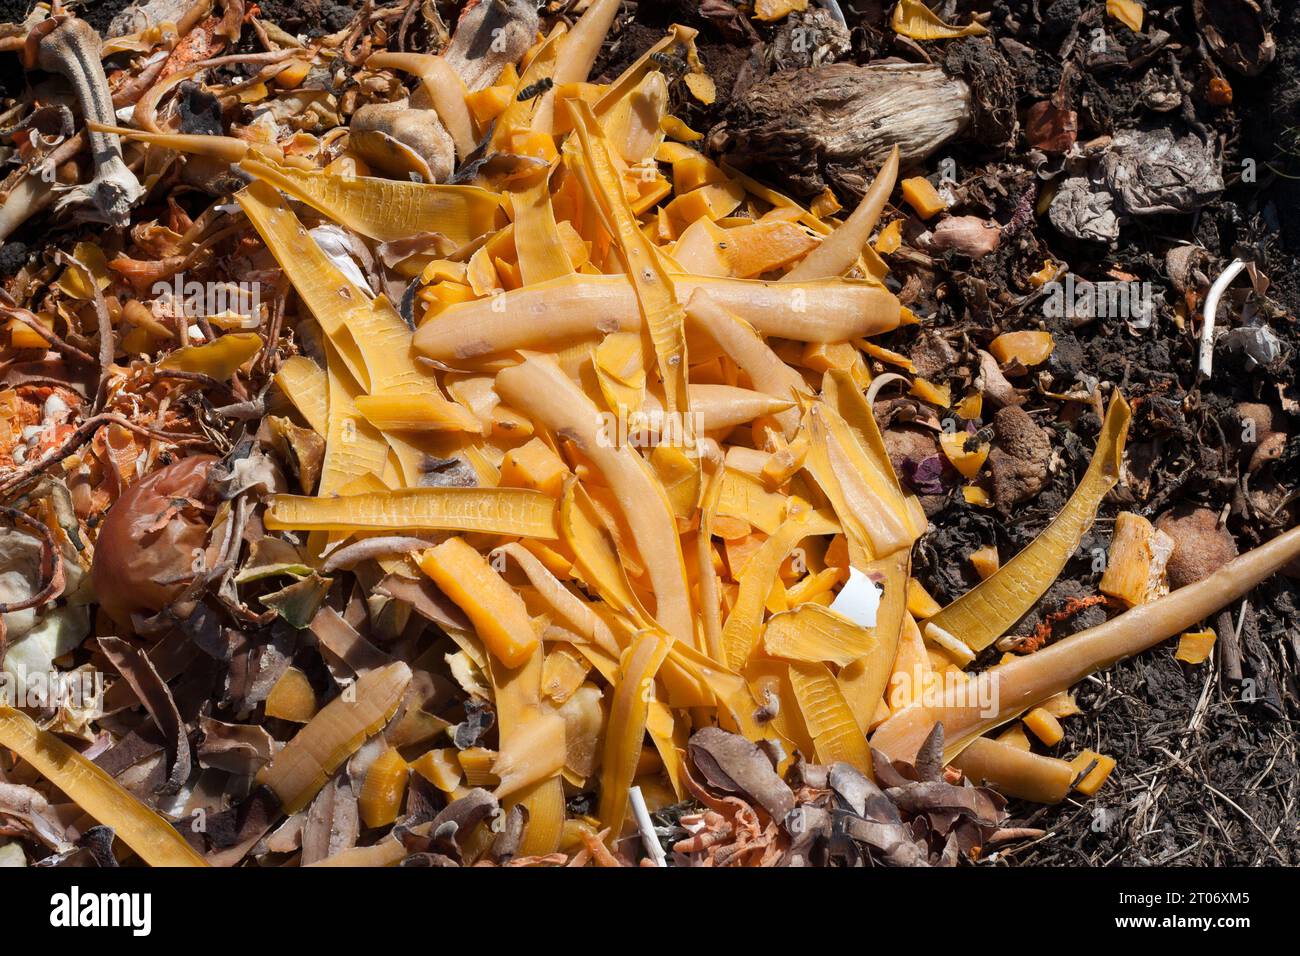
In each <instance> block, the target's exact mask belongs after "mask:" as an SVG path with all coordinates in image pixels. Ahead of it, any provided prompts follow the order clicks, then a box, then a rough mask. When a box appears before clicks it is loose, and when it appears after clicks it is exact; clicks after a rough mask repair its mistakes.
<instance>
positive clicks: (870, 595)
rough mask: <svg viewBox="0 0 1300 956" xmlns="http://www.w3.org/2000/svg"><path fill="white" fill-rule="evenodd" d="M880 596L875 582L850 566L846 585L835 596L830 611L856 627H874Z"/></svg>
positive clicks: (878, 587)
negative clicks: (845, 618) (846, 619)
mask: <svg viewBox="0 0 1300 956" xmlns="http://www.w3.org/2000/svg"><path fill="white" fill-rule="evenodd" d="M880 594H881V592H880V586H879V585H877V584H876V582H875V581H873V580H871V578H870V577H868V576H867V575H865V574H863V573H862V572H861V571H859V570H858V569H857V568H855V567H853V566H851V565H850V567H849V580H848V583H846V584H845V585H844V587H842V588H841V589H840V593H839V594H837V595H835V600H834V601H832V602H831V610H832V611H834V612H835V613H836V614H839V615H840V616H842V617H847V618H848V619H849V620H850V621H852V622H853V623H854V624H856V625H857V626H858V627H875V626H876V612H877V611H879V610H880Z"/></svg>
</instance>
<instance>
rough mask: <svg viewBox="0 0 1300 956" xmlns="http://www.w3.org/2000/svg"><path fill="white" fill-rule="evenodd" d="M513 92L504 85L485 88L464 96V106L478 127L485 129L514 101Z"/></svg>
mask: <svg viewBox="0 0 1300 956" xmlns="http://www.w3.org/2000/svg"><path fill="white" fill-rule="evenodd" d="M514 90H515V88H514V86H506V85H504V84H502V85H500V86H487V87H484V88H483V89H481V90H475V91H474V92H473V93H470V94H469V95H468V96H466V97H465V105H466V106H468V107H469V111H470V112H471V113H472V114H474V119H476V120H478V124H479V126H480V127H486V126H487V125H488V124H489V123H491V122H492V121H493V120H494V119H496V118H497V117H498V116H500V115H501V114H502V113H504V112H505V111H506V107H507V106H509V105H510V104H511V102H512V101H513V100H514Z"/></svg>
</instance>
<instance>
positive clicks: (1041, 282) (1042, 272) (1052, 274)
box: [1029, 259, 1056, 289]
mask: <svg viewBox="0 0 1300 956" xmlns="http://www.w3.org/2000/svg"><path fill="white" fill-rule="evenodd" d="M1055 278H1056V266H1055V265H1054V264H1053V263H1052V261H1051V260H1050V259H1045V260H1043V267H1042V268H1041V269H1039V270H1038V271H1037V272H1035V273H1033V274H1031V275H1030V276H1029V284H1030V285H1032V286H1033V287H1034V288H1035V289H1041V288H1042V287H1043V286H1045V285H1047V283H1049V282H1051V281H1052V280H1053V279H1055Z"/></svg>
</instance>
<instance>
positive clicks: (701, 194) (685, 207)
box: [668, 182, 745, 226]
mask: <svg viewBox="0 0 1300 956" xmlns="http://www.w3.org/2000/svg"><path fill="white" fill-rule="evenodd" d="M744 199H745V189H744V187H743V186H738V185H736V184H734V183H730V182H727V183H712V184H710V185H707V186H701V187H700V188H699V189H693V190H691V191H690V192H688V193H686V194H685V195H684V196H678V197H677V198H676V199H674V200H673V201H672V202H670V203H669V204H668V216H669V218H670V219H672V220H673V221H674V222H676V223H678V224H679V225H681V226H689V225H690V224H691V223H693V222H695V221H696V220H697V219H709V220H712V221H713V222H717V221H718V220H719V219H722V218H723V217H724V216H730V215H731V214H732V213H733V212H735V210H736V207H737V206H739V205H740V204H741V203H742V202H743V201H744Z"/></svg>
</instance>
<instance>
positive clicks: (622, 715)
mask: <svg viewBox="0 0 1300 956" xmlns="http://www.w3.org/2000/svg"><path fill="white" fill-rule="evenodd" d="M671 644H672V639H671V638H670V637H668V635H666V634H662V633H656V632H654V631H647V632H644V633H642V634H641V635H640V636H638V637H637V639H636V640H635V641H633V642H632V644H631V646H630V647H628V649H627V651H626V652H624V655H623V658H622V660H621V661H620V663H619V674H618V680H617V683H616V684H615V685H614V697H613V700H612V701H611V702H610V711H609V721H608V723H607V724H606V726H605V754H604V761H603V767H602V769H601V777H600V810H599V816H600V822H601V826H602V827H607V828H609V831H610V834H611V836H612V838H614V839H617V838H618V836H619V835H620V834H621V833H622V830H623V821H624V820H625V819H626V818H627V805H628V790H629V789H630V788H631V786H632V780H633V778H634V777H635V775H636V765H637V761H638V760H639V759H640V757H641V741H642V739H643V738H644V737H645V731H646V718H647V716H648V713H649V704H650V701H651V700H653V699H654V684H655V676H656V675H657V674H658V673H659V668H660V667H661V666H662V665H663V662H664V660H665V659H666V658H667V656H668V651H669V648H670V646H671Z"/></svg>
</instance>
